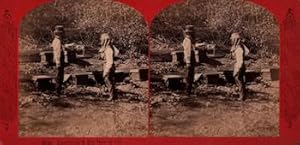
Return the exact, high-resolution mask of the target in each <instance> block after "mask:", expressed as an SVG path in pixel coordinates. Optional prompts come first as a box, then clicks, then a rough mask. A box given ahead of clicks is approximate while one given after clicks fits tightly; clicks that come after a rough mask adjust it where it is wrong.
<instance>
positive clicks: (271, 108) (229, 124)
mask: <svg viewBox="0 0 300 145" xmlns="http://www.w3.org/2000/svg"><path fill="white" fill-rule="evenodd" d="M168 53H170V52H165V54H168ZM152 54H154V55H153V56H152V58H154V59H152V61H153V62H152V72H151V80H152V82H151V94H152V96H151V101H152V102H151V104H152V108H151V112H152V113H151V114H152V116H151V121H150V122H151V128H152V130H151V134H152V135H154V136H171V137H194V136H206V137H229V136H238V137H254V136H255V137H256V136H278V135H279V81H264V80H262V78H258V79H257V81H254V82H251V83H247V91H248V93H247V100H246V101H245V102H240V101H237V98H238V94H237V91H236V87H235V86H234V85H233V84H226V85H207V84H203V83H202V84H201V83H200V84H195V89H194V93H193V95H191V96H189V97H188V96H186V95H185V93H183V90H170V89H169V88H167V87H166V86H165V84H164V83H163V82H162V81H161V78H162V76H163V75H164V74H179V75H180V74H181V75H182V74H184V68H183V67H180V66H173V65H172V63H171V56H169V58H168V60H161V59H160V58H162V56H163V55H164V54H162V53H159V51H157V52H154V53H152ZM163 58H167V57H163ZM246 66H247V69H250V70H261V69H266V68H272V67H276V66H278V57H277V56H274V58H267V59H265V58H259V57H256V58H249V59H247V60H246ZM232 69H233V61H232V60H231V59H230V58H229V56H227V55H225V57H222V58H210V59H209V60H208V61H207V62H206V63H202V64H199V65H198V66H197V67H196V69H195V71H196V73H206V72H217V71H221V72H222V71H224V70H232Z"/></svg>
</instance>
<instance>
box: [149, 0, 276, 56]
mask: <svg viewBox="0 0 300 145" xmlns="http://www.w3.org/2000/svg"><path fill="white" fill-rule="evenodd" d="M187 24H193V25H195V27H196V36H197V39H198V41H200V42H201V41H205V42H209V43H216V44H217V45H218V46H219V47H228V45H229V38H230V34H231V33H233V32H240V33H242V35H243V36H244V38H245V39H246V44H247V45H248V47H250V48H251V49H252V52H258V54H260V55H261V56H262V57H264V56H268V57H271V56H272V55H274V54H278V48H279V27H278V25H277V22H276V19H275V18H274V17H273V16H272V14H271V13H269V12H268V11H267V10H266V9H264V8H262V7H261V6H259V5H256V4H254V3H252V2H248V1H246V0H187V1H186V2H184V3H180V4H176V5H173V6H171V7H169V8H167V9H166V10H164V11H162V12H161V13H160V14H159V15H158V16H156V18H155V19H154V21H153V24H152V34H153V38H154V39H155V42H159V43H161V44H163V43H167V44H170V45H172V44H179V43H180V42H181V41H182V37H183V36H182V29H183V28H184V26H185V25H187Z"/></svg>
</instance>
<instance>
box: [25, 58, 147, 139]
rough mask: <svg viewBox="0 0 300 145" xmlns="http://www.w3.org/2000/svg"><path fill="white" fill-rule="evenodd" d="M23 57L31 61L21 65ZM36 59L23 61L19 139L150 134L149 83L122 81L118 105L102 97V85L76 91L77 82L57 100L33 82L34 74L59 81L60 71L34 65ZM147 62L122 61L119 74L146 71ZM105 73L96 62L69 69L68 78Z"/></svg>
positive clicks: (83, 61) (80, 61) (87, 60)
mask: <svg viewBox="0 0 300 145" xmlns="http://www.w3.org/2000/svg"><path fill="white" fill-rule="evenodd" d="M24 54H26V53H25V52H24ZM34 56H36V52H34ZM36 57H37V58H38V57H39V56H36ZM23 58H25V59H26V62H22V61H23V60H25V59H23ZM32 58H34V57H28V56H23V57H21V56H20V64H19V70H20V71H19V72H20V73H19V80H20V82H19V135H20V136H26V137H29V136H33V137H36V136H50V137H53V136H58V137H63V136H70V137H82V136H85V137H91V136H102V137H131V136H146V135H147V134H148V130H147V127H148V84H149V83H148V81H131V80H128V78H127V81H123V82H118V83H117V84H116V87H117V94H118V95H117V99H116V100H115V101H113V102H110V101H106V99H107V98H108V95H107V94H105V93H102V92H104V90H105V87H104V86H103V85H102V86H101V85H97V84H96V85H86V86H77V85H75V84H74V83H72V81H71V82H66V84H65V89H64V95H62V96H60V97H57V96H56V95H54V92H55V91H54V90H51V89H50V90H47V91H38V90H37V89H36V88H34V86H33V83H32V81H31V78H32V76H33V75H42V74H44V75H50V76H55V71H56V70H55V66H44V65H42V64H41V63H39V62H38V61H35V62H33V61H32V60H33V59H32ZM141 60H142V59H141ZM143 61H144V62H147V59H143V60H142V61H140V60H118V61H117V62H116V65H117V70H118V69H119V70H120V69H121V70H122V69H128V70H129V69H132V68H138V66H139V67H147V65H146V64H145V63H144V62H143ZM101 69H102V61H99V60H97V59H96V58H95V57H92V58H83V59H78V60H77V61H76V62H74V63H71V64H69V65H68V66H67V67H66V68H65V73H66V74H74V73H80V72H86V71H99V70H101ZM99 92H101V93H100V94H99Z"/></svg>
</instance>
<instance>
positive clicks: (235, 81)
mask: <svg viewBox="0 0 300 145" xmlns="http://www.w3.org/2000/svg"><path fill="white" fill-rule="evenodd" d="M150 58H151V59H150V61H151V64H150V65H151V73H150V83H151V86H150V88H151V96H150V97H151V118H150V124H151V128H152V130H151V135H154V136H164V137H266V136H267V137H274V136H279V24H278V23H277V20H276V18H275V17H274V16H273V15H272V14H271V13H270V12H269V11H268V10H267V9H265V8H263V7H261V6H259V5H257V4H255V3H252V2H249V1H245V0H187V1H184V2H182V3H178V4H175V5H172V6H170V7H168V8H166V9H164V10H162V11H161V12H160V13H159V14H158V15H157V16H155V18H154V20H153V22H152V25H151V48H150Z"/></svg>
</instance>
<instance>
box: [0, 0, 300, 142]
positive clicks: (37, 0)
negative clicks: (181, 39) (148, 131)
mask: <svg viewBox="0 0 300 145" xmlns="http://www.w3.org/2000/svg"><path fill="white" fill-rule="evenodd" d="M119 1H121V2H123V3H126V4H128V5H130V6H132V7H134V8H135V9H137V10H138V11H140V12H141V13H142V14H143V15H144V17H145V20H146V21H147V22H148V24H149V25H148V27H149V28H150V24H151V20H152V19H153V17H154V16H155V15H157V14H158V13H159V11H160V10H161V9H163V8H166V7H167V6H169V5H171V4H174V3H176V2H179V0H119ZM249 1H250V0H249ZM251 1H252V2H254V3H256V4H258V5H260V6H263V7H265V8H267V9H268V10H269V11H270V12H271V13H272V14H273V15H274V16H275V17H276V18H277V21H278V24H279V25H280V136H279V137H184V138H180V137H176V138H175V137H168V138H167V137H153V136H147V137H138V138H135V137H132V138H126V137H122V138H101V137H99V138H98V137H95V138H31V137H30V138H22V137H18V105H17V104H18V101H17V100H18V99H17V96H18V31H19V30H18V29H19V26H20V23H21V20H22V17H24V16H25V15H26V14H27V13H28V12H29V11H31V10H32V9H34V8H36V7H38V6H39V5H41V4H45V3H47V2H51V1H47V0H9V1H8V0H1V1H0V14H1V18H0V23H3V24H6V25H4V26H1V28H0V30H1V31H0V34H1V35H0V38H1V39H0V40H1V42H0V46H1V47H0V110H1V112H0V145H1V144H3V145H73V144H74V145H127V144H128V145H187V144H190V145H199V144H201V145H229V144H243V145H300V117H299V114H300V104H299V103H300V97H298V95H297V94H300V75H298V74H300V73H299V72H300V67H299V66H300V63H299V62H300V58H299V57H298V56H300V48H299V41H298V40H300V23H299V21H300V1H297V0H285V1H283V0H251ZM4 11H6V12H7V14H9V15H10V16H9V15H7V16H4V15H3V14H4ZM149 36H150V35H149ZM150 49H151V44H150ZM149 55H150V59H151V54H149ZM150 111H151V110H149V112H150ZM149 121H150V120H149ZM149 127H150V128H151V126H149Z"/></svg>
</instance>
